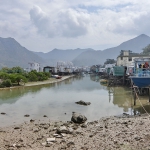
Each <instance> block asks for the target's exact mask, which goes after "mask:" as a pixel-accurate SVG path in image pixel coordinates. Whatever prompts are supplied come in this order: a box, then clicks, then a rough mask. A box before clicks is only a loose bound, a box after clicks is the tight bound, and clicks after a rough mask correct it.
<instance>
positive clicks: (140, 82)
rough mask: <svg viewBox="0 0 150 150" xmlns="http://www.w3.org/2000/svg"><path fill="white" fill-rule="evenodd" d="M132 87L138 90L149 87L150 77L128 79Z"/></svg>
mask: <svg viewBox="0 0 150 150" xmlns="http://www.w3.org/2000/svg"><path fill="white" fill-rule="evenodd" d="M130 78H131V80H132V81H133V83H134V85H136V86H138V87H139V88H144V87H150V77H134V76H131V77H130Z"/></svg>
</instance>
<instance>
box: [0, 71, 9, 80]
mask: <svg viewBox="0 0 150 150" xmlns="http://www.w3.org/2000/svg"><path fill="white" fill-rule="evenodd" d="M8 78H9V75H8V74H7V73H5V72H0V79H2V80H5V79H8Z"/></svg>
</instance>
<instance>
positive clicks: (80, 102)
mask: <svg viewBox="0 0 150 150" xmlns="http://www.w3.org/2000/svg"><path fill="white" fill-rule="evenodd" d="M75 103H76V104H79V105H85V106H87V105H90V104H91V103H90V102H84V101H82V100H80V101H78V102H75Z"/></svg>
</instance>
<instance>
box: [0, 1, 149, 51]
mask: <svg viewBox="0 0 150 150" xmlns="http://www.w3.org/2000/svg"><path fill="white" fill-rule="evenodd" d="M35 4H36V6H35ZM149 7H150V1H147V0H142V1H140V0H132V1H131V0H99V1H97V0H92V1H90V0H82V1H81V0H80V1H79V0H72V1H70V0H43V1H39V0H32V1H24V0H19V1H18V0H12V1H10V0H5V1H2V0H1V7H0V35H1V37H8V36H9V37H14V38H15V39H17V40H18V42H20V43H21V44H22V45H23V46H25V47H27V48H28V49H31V50H33V51H50V50H52V49H53V48H61V49H66V48H77V47H80V48H86V47H91V48H94V47H98V46H99V47H101V45H105V47H104V48H106V47H107V45H114V46H115V45H119V44H120V43H121V42H124V40H128V39H130V38H133V37H135V36H138V35H139V34H142V33H145V34H147V35H150V31H149V26H150V17H149V16H150V10H149ZM121 37H122V38H121Z"/></svg>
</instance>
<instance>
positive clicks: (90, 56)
mask: <svg viewBox="0 0 150 150" xmlns="http://www.w3.org/2000/svg"><path fill="white" fill-rule="evenodd" d="M148 44H150V37H149V36H147V35H145V34H141V35H139V36H137V37H135V38H133V39H131V40H128V41H126V42H123V43H122V44H120V45H119V46H117V47H113V48H108V49H105V50H103V51H92V52H90V53H89V52H84V53H82V54H80V55H79V56H77V57H76V58H75V59H74V60H73V63H74V64H75V65H77V66H78V65H80V66H82V65H94V64H103V63H104V62H105V61H106V59H108V58H110V59H116V58H117V56H118V55H119V54H120V51H121V50H131V51H133V52H136V53H141V52H142V49H143V48H144V47H146V46H147V45H148Z"/></svg>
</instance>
